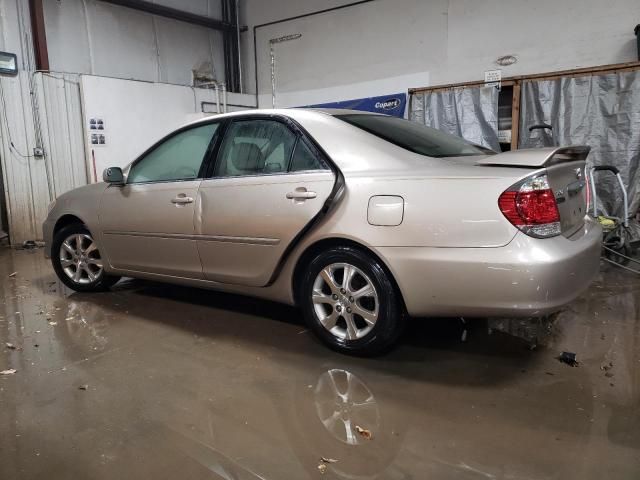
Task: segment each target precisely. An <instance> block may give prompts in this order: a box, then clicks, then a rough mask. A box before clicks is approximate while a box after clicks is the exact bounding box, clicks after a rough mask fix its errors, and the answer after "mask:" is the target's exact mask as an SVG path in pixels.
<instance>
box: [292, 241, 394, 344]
mask: <svg viewBox="0 0 640 480" xmlns="http://www.w3.org/2000/svg"><path fill="white" fill-rule="evenodd" d="M300 301H301V306H302V308H303V311H304V315H305V320H306V322H307V324H308V326H309V328H310V329H311V330H312V331H313V332H314V333H315V334H316V335H317V336H318V337H319V338H320V340H322V341H323V342H324V343H325V344H327V345H328V346H329V347H331V348H332V349H334V350H337V351H340V352H343V353H349V354H353V355H367V356H368V355H377V354H380V353H383V352H385V351H387V350H388V349H389V348H391V347H392V346H393V344H394V343H395V342H396V341H397V339H398V337H399V336H400V334H401V333H402V330H403V326H404V317H403V315H402V310H401V308H400V301H399V298H398V295H397V293H396V290H395V287H394V285H393V283H392V281H391V279H390V277H389V275H388V274H387V272H386V271H385V269H384V268H383V266H382V265H380V263H379V262H378V261H377V260H375V259H373V258H372V257H370V256H369V255H367V254H365V253H364V252H362V251H360V250H358V249H355V248H351V247H336V248H332V249H330V250H327V251H325V252H322V253H321V254H319V255H317V256H316V257H315V258H314V259H313V260H312V261H311V262H310V264H309V266H308V268H307V269H306V271H305V273H304V274H303V276H302V285H301V290H300Z"/></svg>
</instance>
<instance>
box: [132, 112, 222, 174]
mask: <svg viewBox="0 0 640 480" xmlns="http://www.w3.org/2000/svg"><path fill="white" fill-rule="evenodd" d="M217 129H218V124H217V123H211V124H208V125H202V126H200V127H195V128H191V129H189V130H185V131H183V132H180V133H178V134H176V135H174V136H172V137H171V138H169V139H168V140H166V141H164V142H163V143H161V144H160V145H158V146H157V147H156V148H154V149H153V150H152V151H151V152H150V153H148V154H147V155H146V156H145V157H143V158H142V159H141V160H140V161H138V162H137V163H135V164H134V165H133V166H132V167H131V169H130V171H129V175H128V176H127V183H145V182H168V181H178V180H192V179H196V178H198V173H199V172H200V167H201V165H202V162H203V161H204V158H205V155H206V153H207V151H208V150H209V147H210V145H212V141H213V137H214V135H215V132H216V130H217Z"/></svg>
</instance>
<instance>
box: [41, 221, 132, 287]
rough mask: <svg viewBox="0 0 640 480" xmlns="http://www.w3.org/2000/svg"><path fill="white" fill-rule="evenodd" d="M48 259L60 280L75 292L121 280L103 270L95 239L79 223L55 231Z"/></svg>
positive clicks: (107, 285)
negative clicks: (49, 258)
mask: <svg viewBox="0 0 640 480" xmlns="http://www.w3.org/2000/svg"><path fill="white" fill-rule="evenodd" d="M51 263H52V264H53V269H54V270H55V272H56V275H58V278H59V279H60V280H61V281H62V283H64V284H65V285H66V286H67V287H69V288H71V289H73V290H75V291H78V292H97V291H102V290H107V289H109V288H110V287H112V286H113V285H115V284H116V283H117V282H118V280H120V277H116V276H113V275H108V274H107V273H105V271H104V265H103V262H102V257H101V256H100V251H99V250H98V246H97V244H96V242H95V241H94V239H93V237H92V236H91V233H90V232H89V230H87V229H86V228H85V227H84V226H83V225H80V224H73V225H69V226H67V227H64V228H63V229H61V230H60V231H58V232H57V233H56V234H55V235H54V238H53V243H52V248H51Z"/></svg>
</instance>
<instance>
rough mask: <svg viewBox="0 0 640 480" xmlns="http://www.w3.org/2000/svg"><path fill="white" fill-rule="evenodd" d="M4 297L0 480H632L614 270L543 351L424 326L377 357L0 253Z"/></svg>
mask: <svg viewBox="0 0 640 480" xmlns="http://www.w3.org/2000/svg"><path fill="white" fill-rule="evenodd" d="M13 272H17V273H16V274H15V275H14V276H12V277H11V276H10V275H11V274H12V273H13ZM0 287H1V288H2V294H3V295H2V298H1V300H0V301H1V302H2V303H1V305H0V306H1V307H2V308H0V315H1V317H0V370H6V369H16V372H15V374H12V375H0V479H3V480H4V479H7V480H8V479H23V478H24V479H30V478H47V479H71V478H73V479H80V478H91V479H103V478H104V479H111V478H127V479H128V478H154V479H163V478H167V479H176V478H184V479H200V478H207V479H209V478H212V479H309V478H327V479H331V478H340V479H347V478H348V479H367V478H380V479H423V478H434V479H449V478H451V479H453V478H455V479H563V480H566V479H581V480H584V479H605V478H606V479H638V478H640V402H639V399H640V373H639V372H640V323H639V321H638V318H639V310H640V281H639V280H638V279H637V278H635V277H634V276H633V275H632V274H629V273H624V272H617V271H614V270H612V268H611V267H606V266H603V274H602V275H601V278H600V279H599V281H598V282H596V283H595V284H594V285H593V286H592V288H591V289H590V290H589V292H587V293H586V294H585V295H583V296H582V297H581V298H580V299H579V300H577V301H576V302H574V303H573V304H572V305H570V306H569V308H568V309H567V310H566V311H564V312H563V313H561V314H560V315H559V318H558V320H557V322H556V324H555V327H554V331H553V335H552V336H551V338H550V339H549V340H548V345H547V346H545V347H538V348H536V349H535V350H530V349H529V348H527V345H526V344H525V343H524V342H522V341H521V340H519V339H516V338H512V337H509V336H506V335H504V334H502V333H495V332H494V333H493V334H491V335H489V334H488V333H487V328H486V322H483V321H481V320H478V321H473V322H469V324H468V335H467V340H466V342H462V341H461V333H462V327H461V324H460V322H458V321H456V320H416V321H414V322H413V323H412V326H411V327H410V329H409V331H408V332H407V335H406V336H405V338H404V339H403V340H402V342H401V344H400V346H399V348H397V349H396V350H395V351H393V352H392V353H390V354H389V355H386V356H384V357H382V358H376V359H360V358H350V357H345V356H341V355H339V354H336V353H333V352H331V351H329V350H327V349H326V348H324V347H323V346H321V345H319V344H318V343H317V342H316V341H315V340H314V339H313V338H312V337H311V335H310V334H309V333H308V332H307V331H306V330H305V328H304V326H303V325H302V323H301V319H300V313H299V312H298V311H297V310H295V309H292V308H289V307H285V306H281V305H276V304H272V303H267V302H263V301H258V300H253V299H247V298H243V297H238V296H229V295H223V294H219V293H213V292H208V291H202V290H196V289H187V288H181V287H174V286H169V285H162V284H155V283H150V282H142V281H124V282H122V283H121V284H119V285H118V286H117V287H116V288H115V289H114V290H113V291H112V292H109V293H102V294H90V295H89V294H77V293H71V292H70V291H68V290H65V289H63V287H62V285H61V284H60V283H59V282H57V281H56V278H55V276H54V274H53V271H52V269H51V267H50V265H49V263H48V262H47V261H45V259H44V258H43V253H42V251H41V250H33V251H14V250H9V249H3V250H2V251H0ZM6 342H9V343H11V344H13V346H15V347H16V349H11V348H9V347H6V346H5V343H6ZM563 350H567V351H573V352H576V353H577V354H578V360H579V361H580V362H581V365H580V366H578V367H576V368H572V367H569V366H567V365H564V364H562V363H560V362H558V361H557V360H556V359H555V358H554V357H556V356H557V355H558V354H559V352H561V351H563ZM611 365H612V366H611ZM603 368H604V369H603ZM84 388H86V390H85V389H84ZM356 427H360V428H362V429H365V430H369V431H370V432H371V434H372V438H371V439H367V438H365V437H364V436H363V435H361V434H359V433H358V429H357V428H356ZM321 457H325V458H326V459H334V460H337V462H335V463H326V467H321V468H322V469H326V470H325V472H324V474H322V472H321V471H320V470H319V469H318V465H319V464H320V463H322V462H321V461H320V459H321Z"/></svg>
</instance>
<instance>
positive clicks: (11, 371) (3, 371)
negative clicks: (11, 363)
mask: <svg viewBox="0 0 640 480" xmlns="http://www.w3.org/2000/svg"><path fill="white" fill-rule="evenodd" d="M16 372H17V370H16V369H15V368H9V369H8V370H2V371H1V372H0V375H13V374H14V373H16Z"/></svg>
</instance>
